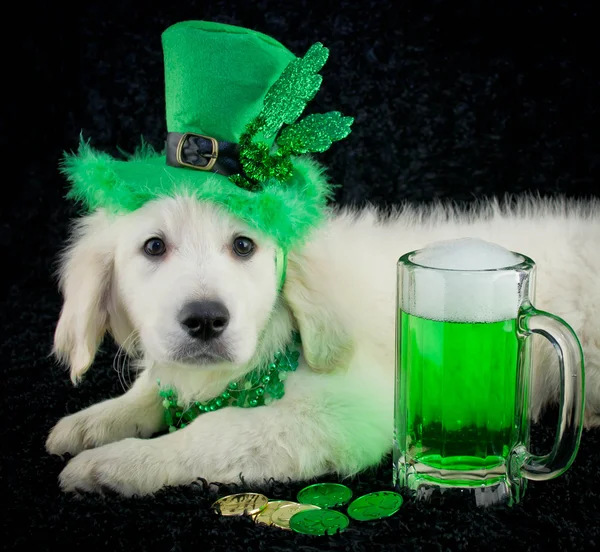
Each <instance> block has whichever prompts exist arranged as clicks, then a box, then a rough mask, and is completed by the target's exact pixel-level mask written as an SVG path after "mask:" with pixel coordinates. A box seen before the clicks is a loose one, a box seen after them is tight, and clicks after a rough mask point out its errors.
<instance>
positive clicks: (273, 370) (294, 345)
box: [158, 333, 301, 431]
mask: <svg viewBox="0 0 600 552" xmlns="http://www.w3.org/2000/svg"><path fill="white" fill-rule="evenodd" d="M300 344H301V341H300V335H299V334H298V333H294V334H293V336H292V342H291V343H290V344H289V345H287V346H286V348H285V350H284V351H277V352H276V353H275V355H274V357H273V360H272V361H271V362H270V363H268V364H267V363H265V364H262V365H260V366H258V367H257V368H255V369H254V370H252V371H251V372H249V373H247V374H246V375H245V376H243V377H242V378H241V379H240V380H239V381H232V382H231V383H229V384H228V385H227V388H226V389H225V391H223V392H222V393H221V394H220V395H218V396H216V397H214V398H212V399H210V400H208V401H205V402H200V401H195V402H193V403H191V404H184V403H183V402H182V401H180V400H178V398H177V395H176V393H175V392H174V391H173V390H172V389H168V388H161V389H160V391H159V394H160V396H161V397H162V398H163V403H162V404H163V407H164V409H165V412H164V416H165V422H166V423H167V426H168V427H169V431H176V430H178V429H181V428H184V427H185V426H186V425H188V424H189V423H191V422H193V421H194V420H195V419H196V418H197V417H198V416H200V414H204V413H205V412H214V411H215V410H220V409H221V408H225V407H226V406H238V407H240V408H254V407H257V406H264V405H269V404H271V403H272V402H273V401H274V400H276V399H281V397H283V395H284V394H285V390H284V385H283V382H284V381H285V380H286V379H287V375H288V372H294V371H295V370H296V368H298V359H299V358H300V351H299V346H300ZM158 385H159V387H160V380H158Z"/></svg>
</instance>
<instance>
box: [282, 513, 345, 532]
mask: <svg viewBox="0 0 600 552" xmlns="http://www.w3.org/2000/svg"><path fill="white" fill-rule="evenodd" d="M349 524H350V520H349V519H348V518H347V517H346V516H345V515H344V514H342V513H341V512H337V511H336V510H304V511H303V512H298V513H297V514H294V515H293V516H292V517H291V519H290V529H292V531H296V533H302V534H304V535H333V534H334V533H337V532H338V531H343V530H344V529H346V527H348V525H349Z"/></svg>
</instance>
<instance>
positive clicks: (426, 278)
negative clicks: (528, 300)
mask: <svg viewBox="0 0 600 552" xmlns="http://www.w3.org/2000/svg"><path fill="white" fill-rule="evenodd" d="M522 260H523V259H522V257H520V256H519V255H516V254H514V253H512V252H511V251H509V250H507V249H505V248H503V247H501V246H499V245H496V244H494V243H490V242H486V241H483V240H480V239H476V238H461V239H458V240H447V241H441V242H436V243H433V244H430V245H428V246H427V247H425V248H424V249H421V250H420V251H419V252H417V253H416V254H415V255H413V256H412V258H411V261H412V262H413V263H415V264H418V265H420V266H424V267H429V268H437V269H442V270H437V271H436V270H428V269H427V268H422V269H421V268H417V269H415V273H414V285H415V287H414V289H413V290H411V292H410V293H409V289H408V285H409V279H408V278H407V279H405V281H404V289H403V301H402V309H403V310H404V311H406V312H408V313H410V314H414V315H415V316H420V317H422V318H428V319H430V320H444V321H451V322H497V321H501V320H509V319H512V318H515V317H516V316H517V313H518V310H519V305H520V304H521V297H520V285H519V278H518V275H517V273H516V272H514V271H509V270H501V269H503V268H509V267H513V266H515V265H517V264H519V263H520V262H521V261H522ZM461 271H472V272H461ZM411 299H412V300H411Z"/></svg>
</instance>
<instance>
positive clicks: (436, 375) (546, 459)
mask: <svg viewBox="0 0 600 552" xmlns="http://www.w3.org/2000/svg"><path fill="white" fill-rule="evenodd" d="M397 276H398V280H397V294H396V313H397V315H396V359H395V360H396V382H395V410H394V421H395V423H394V443H393V452H394V454H393V459H394V471H393V483H394V486H395V487H396V488H397V489H398V490H405V491H409V492H410V494H411V495H413V496H414V497H415V498H416V499H417V500H428V501H429V500H437V499H438V498H440V497H441V495H445V494H449V495H451V496H453V497H461V498H466V499H467V500H470V501H474V502H475V504H477V505H478V506H491V505H498V504H508V505H512V504H514V503H516V502H519V501H520V500H521V499H522V497H523V494H524V492H525V489H526V487H527V481H528V480H530V479H534V480H537V481H542V480H548V479H552V478H554V477H558V476H559V475H561V474H562V473H563V472H564V471H565V470H566V469H568V468H569V466H570V465H571V463H572V462H573V459H574V458H575V454H576V453H577V449H578V447H579V439H580V436H581V428H582V419H583V396H584V395H583V391H584V383H583V382H584V365H583V353H582V349H581V345H580V343H579V341H578V339H577V336H576V335H575V333H574V332H573V330H572V328H571V327H570V326H569V325H568V324H567V323H566V322H565V321H564V320H562V319H560V318H558V317H557V316H555V315H553V314H550V313H547V312H544V311H540V310H537V309H536V308H535V307H534V305H533V300H534V293H535V263H534V262H533V261H532V260H531V259H530V258H528V257H526V256H524V255H522V254H520V253H515V252H512V251H509V250H507V249H504V248H503V247H501V246H498V245H496V244H492V243H489V242H484V241H482V240H478V239H475V238H461V239H458V240H447V241H442V242H437V243H434V244H430V245H428V246H426V247H425V248H423V249H420V250H416V251H412V252H409V253H406V254H404V255H403V256H402V257H400V259H399V260H398V266H397ZM533 334H539V335H542V336H543V337H545V338H546V339H548V340H549V341H550V342H551V343H552V344H553V345H554V347H555V349H556V351H557V354H558V361H559V370H560V375H561V401H560V403H559V407H560V413H559V423H558V425H557V433H556V440H555V442H554V446H553V448H552V451H551V452H550V453H549V454H547V455H544V456H536V455H534V454H532V453H531V452H530V451H528V447H529V435H530V420H529V417H528V412H529V400H530V390H531V346H530V344H531V340H530V339H529V337H530V336H531V335H533Z"/></svg>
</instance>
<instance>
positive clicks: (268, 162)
mask: <svg viewBox="0 0 600 552" xmlns="http://www.w3.org/2000/svg"><path fill="white" fill-rule="evenodd" d="M328 56H329V50H328V49H327V48H325V47H324V46H323V45H322V44H321V43H320V42H317V43H316V44H313V45H312V46H311V47H310V49H309V50H308V52H306V54H305V55H304V57H302V58H297V59H295V60H293V61H292V62H290V63H289V65H288V66H287V67H286V68H285V70H284V71H283V73H282V74H281V76H280V77H279V78H278V79H277V80H276V81H275V83H274V84H273V85H272V86H271V88H270V89H269V91H268V92H267V94H266V96H265V100H264V103H263V108H262V110H261V112H260V113H259V115H258V116H257V117H256V118H255V119H254V120H253V121H251V122H250V123H249V124H248V125H247V127H246V129H245V131H244V133H243V134H242V136H241V138H240V162H241V165H242V167H243V169H244V173H245V174H244V175H241V174H237V175H233V176H231V177H230V180H232V181H233V182H234V183H235V184H237V185H238V186H241V187H242V188H246V189H249V190H257V189H259V187H260V183H264V182H267V181H268V180H270V179H275V180H278V181H280V182H285V181H286V180H288V179H289V178H290V177H291V176H292V173H293V170H294V169H293V165H292V161H291V157H292V156H293V155H300V154H305V153H317V152H318V153H322V152H324V151H326V150H327V149H328V148H329V147H330V146H331V144H332V143H333V142H335V141H337V140H342V139H343V138H345V137H346V136H348V134H350V126H351V125H352V122H353V121H354V119H353V118H352V117H345V116H343V115H342V114H341V113H339V112H337V111H331V112H329V113H318V114H314V115H309V116H307V117H305V118H304V119H302V120H301V121H298V122H296V121H297V119H298V117H300V115H301V114H302V112H303V111H304V108H305V107H306V104H307V103H308V102H309V101H311V100H312V99H313V98H314V97H315V95H316V93H317V92H318V90H319V88H320V87H321V83H322V81H323V77H321V75H319V74H318V72H319V71H320V70H321V69H322V67H323V66H324V65H325V62H326V61H327V57H328ZM284 125H288V126H285V127H284ZM282 127H284V128H283V129H282ZM275 135H277V136H276V138H275V143H274V145H273V146H270V145H269V144H268V143H266V142H265V140H268V139H269V138H272V137H273V136H275Z"/></svg>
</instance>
